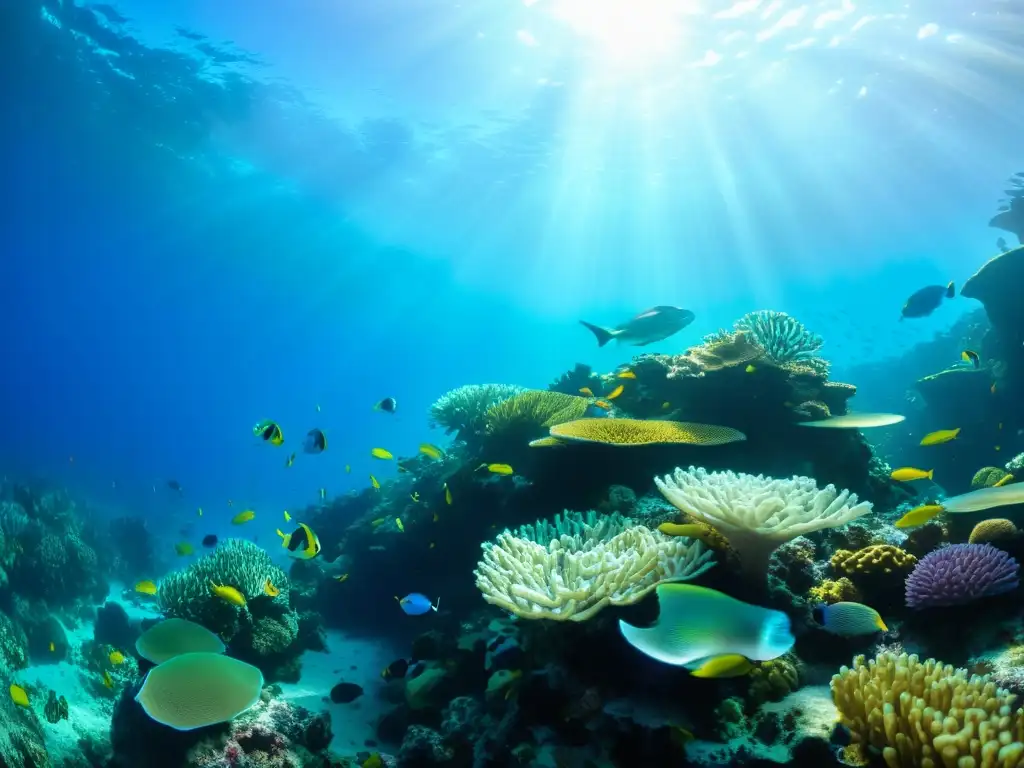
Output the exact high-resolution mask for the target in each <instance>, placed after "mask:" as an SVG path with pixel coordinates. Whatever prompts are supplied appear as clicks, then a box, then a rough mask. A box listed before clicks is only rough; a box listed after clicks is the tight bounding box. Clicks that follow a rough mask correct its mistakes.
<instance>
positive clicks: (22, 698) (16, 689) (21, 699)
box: [11, 683, 30, 707]
mask: <svg viewBox="0 0 1024 768" xmlns="http://www.w3.org/2000/svg"><path fill="white" fill-rule="evenodd" d="M11 701H13V702H14V703H15V704H17V705H18V706H19V707H29V706H30V705H29V703H28V694H27V693H26V692H25V689H24V688H22V687H21V686H20V685H14V684H13V683H11Z"/></svg>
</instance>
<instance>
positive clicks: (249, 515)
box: [231, 509, 256, 525]
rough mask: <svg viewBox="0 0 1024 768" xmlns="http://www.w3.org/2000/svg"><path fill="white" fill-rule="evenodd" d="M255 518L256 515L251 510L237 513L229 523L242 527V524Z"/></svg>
mask: <svg viewBox="0 0 1024 768" xmlns="http://www.w3.org/2000/svg"><path fill="white" fill-rule="evenodd" d="M255 518H256V513H255V512H253V511H252V510H251V509H247V510H245V511H244V512H239V513H238V514H237V515H235V516H234V517H232V518H231V522H232V523H233V524H234V525H242V524H244V523H248V522H249V521H250V520H254V519H255Z"/></svg>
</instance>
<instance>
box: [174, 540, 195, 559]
mask: <svg viewBox="0 0 1024 768" xmlns="http://www.w3.org/2000/svg"><path fill="white" fill-rule="evenodd" d="M174 551H175V552H177V553H178V555H179V556H181V557H188V556H189V555H191V554H192V552H193V551H194V550H193V549H192V545H191V544H189V543H188V542H187V541H179V542H178V543H177V544H175V545H174Z"/></svg>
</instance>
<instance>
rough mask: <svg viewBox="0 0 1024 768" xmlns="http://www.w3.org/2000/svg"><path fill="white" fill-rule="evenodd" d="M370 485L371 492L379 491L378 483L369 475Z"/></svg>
mask: <svg viewBox="0 0 1024 768" xmlns="http://www.w3.org/2000/svg"><path fill="white" fill-rule="evenodd" d="M370 485H372V486H373V490H375V491H379V490H380V483H378V482H377V478H376V477H374V476H373V475H370Z"/></svg>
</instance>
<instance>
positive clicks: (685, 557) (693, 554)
mask: <svg viewBox="0 0 1024 768" xmlns="http://www.w3.org/2000/svg"><path fill="white" fill-rule="evenodd" d="M483 550H484V558H483V560H481V561H480V563H479V564H478V565H477V569H476V571H474V574H475V575H476V584H477V587H478V588H479V589H480V591H481V592H482V593H483V595H484V599H485V600H486V601H487V602H488V603H491V604H492V605H497V606H498V607H499V608H501V609H502V610H505V611H509V612H510V613H514V614H516V615H517V616H520V617H522V618H527V619H555V620H559V621H566V620H569V621H586V620H587V619H589V618H591V617H592V616H594V615H595V614H596V613H598V612H599V611H600V610H602V609H603V608H605V607H607V606H609V605H629V604H631V603H635V602H636V601H638V600H640V598H642V597H643V596H644V595H646V594H647V593H648V592H650V591H651V590H652V589H654V588H655V587H656V586H657V585H658V584H659V583H661V582H663V581H689V580H690V579H694V578H696V577H697V576H699V575H700V574H702V573H703V572H704V571H706V570H707V569H708V568H710V567H712V566H713V565H714V554H713V553H712V552H711V551H710V550H707V549H706V548H705V547H704V545H703V544H701V543H700V542H699V541H691V540H690V539H684V538H669V537H667V536H663V535H662V534H660V533H655V532H653V531H650V530H648V529H647V528H645V527H643V526H636V527H634V528H628V529H626V530H624V531H622V532H621V533H618V534H616V535H615V536H613V537H612V538H610V539H608V540H605V541H599V540H595V539H592V538H589V537H588V538H584V537H582V536H574V537H570V536H560V537H559V538H557V539H554V540H552V541H551V542H550V543H549V544H548V545H547V546H544V545H542V544H539V543H537V542H535V541H530V540H529V539H520V538H517V537H515V536H513V535H512V534H511V533H509V532H508V531H505V532H504V533H502V534H501V535H499V536H498V539H497V541H495V542H486V543H484V544H483Z"/></svg>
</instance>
